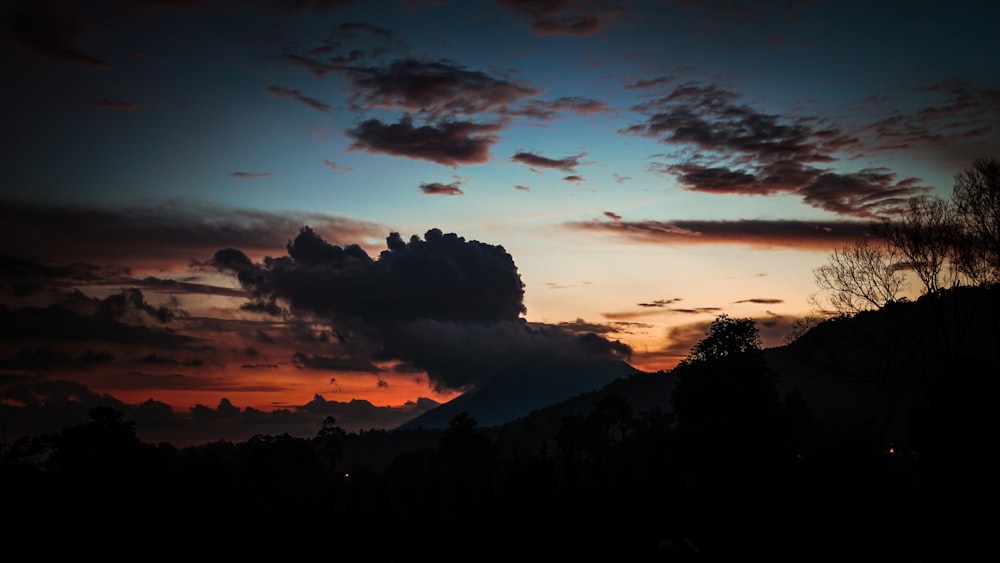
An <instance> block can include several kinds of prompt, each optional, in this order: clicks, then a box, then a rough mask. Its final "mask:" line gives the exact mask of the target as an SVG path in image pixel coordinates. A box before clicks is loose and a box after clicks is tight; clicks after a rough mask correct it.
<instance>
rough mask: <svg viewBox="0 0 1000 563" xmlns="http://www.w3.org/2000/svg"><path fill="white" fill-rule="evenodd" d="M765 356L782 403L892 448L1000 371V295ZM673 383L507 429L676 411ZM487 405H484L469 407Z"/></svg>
mask: <svg viewBox="0 0 1000 563" xmlns="http://www.w3.org/2000/svg"><path fill="white" fill-rule="evenodd" d="M763 354H764V357H765V360H766V361H767V365H768V367H769V368H770V369H771V370H772V371H773V372H774V374H775V376H776V379H777V384H778V389H779V394H780V396H781V397H782V398H785V397H787V396H788V394H789V393H795V394H797V395H799V396H800V397H801V398H802V399H803V400H804V401H805V402H806V404H807V405H808V407H809V408H810V410H812V411H813V413H814V414H815V415H816V416H817V417H819V418H821V419H823V420H826V421H828V422H830V423H833V424H838V425H850V424H861V423H864V424H867V425H869V426H871V427H873V430H875V431H877V432H880V433H882V434H883V435H885V436H886V439H887V440H889V439H891V438H892V437H894V436H899V435H901V434H902V433H903V432H904V429H903V426H904V425H905V424H906V417H907V415H908V412H909V411H910V410H911V409H913V408H916V407H918V406H920V405H923V404H924V403H925V402H926V401H927V400H928V394H929V393H931V392H933V390H934V389H936V388H937V386H939V385H941V384H945V385H946V384H947V383H948V382H947V381H944V382H942V381H941V380H942V378H951V380H952V381H953V382H955V383H956V384H960V381H961V379H963V378H967V377H975V374H978V373H981V374H990V373H992V374H996V373H1000V287H994V288H987V287H960V288H955V289H952V290H948V291H945V292H943V293H941V294H940V295H937V296H924V297H921V298H920V299H918V300H916V301H911V302H900V303H892V304H889V305H887V306H886V307H884V308H883V309H880V310H876V311H867V312H862V313H859V314H857V315H854V316H851V317H843V318H833V319H829V320H827V321H824V322H822V323H820V324H819V325H817V326H815V327H813V328H812V329H811V330H810V331H808V332H807V333H806V334H804V335H803V336H802V337H800V338H799V339H797V340H796V341H794V342H792V343H790V344H788V345H785V346H779V347H773V348H765V349H764V350H763ZM970 373H971V375H970ZM675 379H676V378H675V377H674V373H673V372H672V371H666V372H654V373H644V372H638V371H636V372H634V373H631V374H628V375H626V376H625V377H621V378H617V379H615V380H614V381H611V382H608V383H607V384H606V385H604V386H603V387H601V388H599V389H594V390H592V391H588V392H584V393H581V394H578V395H574V396H572V397H568V398H566V399H565V400H563V401H560V402H557V403H552V404H549V405H545V406H541V407H538V408H536V409H534V410H533V411H532V412H531V413H529V414H527V415H525V416H524V417H522V419H519V420H517V421H513V422H511V424H509V426H517V427H529V426H530V427H532V428H535V429H545V428H548V429H549V431H547V432H546V433H547V434H549V435H551V431H554V429H556V428H558V424H559V422H560V420H561V418H562V417H563V416H565V415H567V414H588V413H590V412H593V410H594V409H595V408H596V405H597V404H598V403H599V402H600V400H601V399H602V398H603V397H605V396H607V395H612V394H613V395H618V396H620V397H622V398H624V399H625V400H626V401H627V402H628V403H629V404H630V405H631V406H632V409H633V411H634V412H635V413H636V414H639V413H642V412H644V411H648V410H651V409H653V408H659V409H661V410H662V411H670V410H671V408H672V406H671V396H672V392H673V386H674V381H675ZM481 391H482V390H481ZM481 394H485V393H481ZM459 399H461V397H459ZM452 402H453V403H456V407H458V406H459V405H460V404H461V403H459V402H458V399H456V400H455V401H452ZM487 403H488V401H487V400H485V398H479V399H478V401H477V402H476V403H470V404H476V405H478V404H487ZM442 406H444V405H442ZM440 408H441V407H439V409H440ZM435 410H437V409H435ZM452 410H454V411H455V412H458V410H461V408H456V409H452ZM434 412H435V411H430V412H428V413H427V414H428V415H429V414H432V413H434ZM449 412H450V411H449ZM440 414H444V411H442V412H441V413H440Z"/></svg>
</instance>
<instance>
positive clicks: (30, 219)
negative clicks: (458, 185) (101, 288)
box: [0, 199, 385, 264]
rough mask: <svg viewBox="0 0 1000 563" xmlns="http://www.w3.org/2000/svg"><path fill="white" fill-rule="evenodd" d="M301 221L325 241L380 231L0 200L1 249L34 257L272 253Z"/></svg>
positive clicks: (281, 219)
mask: <svg viewBox="0 0 1000 563" xmlns="http://www.w3.org/2000/svg"><path fill="white" fill-rule="evenodd" d="M208 218H211V219H210V220H209V219H208ZM303 224H309V225H311V226H312V227H313V229H315V230H316V231H317V232H319V233H322V234H323V236H325V237H327V239H328V240H332V241H341V240H366V239H369V238H372V237H375V238H376V240H377V239H381V238H382V237H383V236H384V235H385V228H384V227H382V226H380V225H375V224H373V223H365V222H362V221H356V220H353V219H346V218H343V217H337V216H334V215H326V214H322V213H276V212H269V211H256V210H244V209H231V208H223V207H214V206H210V205H197V204H183V203H164V204H159V205H153V206H148V207H125V208H117V209H101V208H96V207H95V208H89V207H80V206H74V205H49V204H44V203H21V202H12V201H5V200H2V199H0V237H3V238H5V239H6V240H17V241H19V243H18V245H16V246H11V247H9V248H8V252H9V253H16V254H17V256H15V257H14V258H18V259H22V260H30V261H32V262H40V263H47V262H49V261H53V262H61V263H70V264H73V263H77V262H87V263H92V264H102V263H107V262H110V263H136V262H138V263H151V262H152V263H164V262H176V261H182V262H189V261H191V260H201V259H204V257H206V256H211V255H212V253H213V252H215V250H217V249H218V248H220V247H226V246H235V245H239V246H241V247H242V248H244V249H247V251H249V252H252V253H257V252H265V251H266V252H276V251H280V250H281V249H282V248H283V242H284V241H287V240H288V239H289V238H291V237H294V236H295V234H296V233H297V232H298V231H299V228H300V227H301V226H302V225H303ZM151 248H155V249H156V251H155V253H151V252H150V249H151Z"/></svg>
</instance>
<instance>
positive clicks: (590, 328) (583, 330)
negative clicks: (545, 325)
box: [556, 318, 653, 334]
mask: <svg viewBox="0 0 1000 563" xmlns="http://www.w3.org/2000/svg"><path fill="white" fill-rule="evenodd" d="M556 326H558V327H559V328H561V329H563V330H565V331H567V332H571V333H574V334H587V333H593V334H633V331H634V330H640V331H642V330H645V329H650V328H653V325H651V324H647V323H636V322H626V321H616V322H611V323H594V322H587V321H584V320H583V319H579V318H578V319H576V320H575V321H564V322H561V323H559V324H558V325H556Z"/></svg>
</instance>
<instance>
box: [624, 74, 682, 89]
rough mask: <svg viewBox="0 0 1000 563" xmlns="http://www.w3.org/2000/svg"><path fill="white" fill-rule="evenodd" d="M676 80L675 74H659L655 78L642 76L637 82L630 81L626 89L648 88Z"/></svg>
mask: <svg viewBox="0 0 1000 563" xmlns="http://www.w3.org/2000/svg"><path fill="white" fill-rule="evenodd" d="M673 81H674V77H673V76H657V77H655V78H640V79H638V80H636V81H635V82H630V83H629V84H626V85H625V89H626V90H647V89H650V88H654V87H656V86H660V85H663V84H668V83H670V82H673Z"/></svg>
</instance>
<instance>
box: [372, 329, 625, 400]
mask: <svg viewBox="0 0 1000 563" xmlns="http://www.w3.org/2000/svg"><path fill="white" fill-rule="evenodd" d="M384 337H385V341H386V345H387V348H389V349H391V350H393V351H395V352H396V353H397V354H398V355H399V356H401V357H403V358H406V359H408V360H409V361H412V362H413V363H414V364H415V365H417V366H419V367H421V368H423V369H425V370H426V371H427V375H428V377H429V378H430V383H431V385H432V386H434V387H435V389H437V390H449V389H465V388H467V387H469V386H475V385H476V384H477V383H481V382H484V381H489V380H493V379H497V378H503V377H512V376H518V377H529V378H535V379H536V381H537V382H538V384H539V385H544V384H545V378H546V376H549V375H569V374H572V373H573V372H574V371H575V370H581V369H583V368H584V367H588V366H595V365H601V364H607V365H610V364H612V363H617V362H619V361H624V360H627V359H628V358H629V357H630V356H631V353H632V351H631V349H630V348H629V347H628V346H626V345H625V344H622V343H621V342H618V341H609V340H607V339H605V338H603V337H601V336H598V335H596V334H594V333H584V334H572V333H570V332H568V331H565V330H562V329H560V328H558V327H556V326H549V325H533V324H529V323H526V322H524V321H523V320H513V321H500V322H494V323H487V324H482V323H475V324H470V323H458V322H441V321H437V320H433V319H419V320H416V321H413V322H410V323H407V324H405V325H404V324H398V325H394V326H392V327H390V328H389V329H388V330H386V331H385V333H384Z"/></svg>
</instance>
